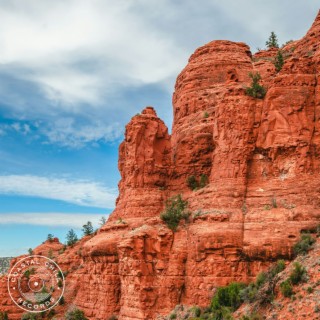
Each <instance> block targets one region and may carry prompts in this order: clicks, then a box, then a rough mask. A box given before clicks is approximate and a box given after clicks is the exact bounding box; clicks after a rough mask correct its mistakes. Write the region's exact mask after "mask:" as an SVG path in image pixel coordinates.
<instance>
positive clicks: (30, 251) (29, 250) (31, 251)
mask: <svg viewBox="0 0 320 320" xmlns="http://www.w3.org/2000/svg"><path fill="white" fill-rule="evenodd" d="M28 252H29V255H30V256H32V255H33V250H32V249H31V248H29V249H28Z"/></svg>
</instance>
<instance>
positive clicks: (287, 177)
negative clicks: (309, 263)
mask: <svg viewBox="0 0 320 320" xmlns="http://www.w3.org/2000/svg"><path fill="white" fill-rule="evenodd" d="M283 52H284V54H285V64H284V67H283V68H282V70H281V71H280V72H279V73H277V72H276V70H275V67H274V64H273V59H274V57H275V55H276V53H277V51H276V50H274V49H271V50H266V51H261V52H258V53H257V54H255V55H253V56H252V54H251V52H250V49H249V47H248V46H247V45H246V44H244V43H235V42H231V41H213V42H210V43H208V44H206V45H205V46H203V47H201V48H199V49H197V50H196V51H195V53H194V54H193V55H192V56H191V57H190V59H189V62H188V64H187V66H186V67H185V68H184V69H183V70H182V72H181V73H180V75H179V76H178V78H177V82H176V86H175V92H174V94H173V113H174V122H173V127H172V135H169V134H168V130H167V128H166V126H165V124H164V123H163V121H162V120H160V119H159V118H158V117H157V114H156V111H155V110H154V109H153V108H152V107H147V108H145V109H144V110H143V111H142V113H141V114H140V115H136V116H134V117H133V118H132V119H131V121H130V123H129V124H128V125H127V127H126V133H125V139H124V141H123V142H122V144H121V145H120V148H119V170H120V173H121V181H120V183H119V198H118V199H117V206H116V209H115V211H114V212H113V213H112V215H111V216H110V218H109V220H108V221H107V223H106V224H105V225H104V226H103V227H102V228H101V229H100V230H99V231H98V233H97V234H96V235H94V236H92V237H85V238H83V239H82V240H80V241H79V242H78V243H77V244H76V245H75V246H74V247H70V248H67V249H66V250H65V251H64V252H61V248H62V245H60V244H59V243H57V242H55V243H54V247H52V248H49V245H52V244H48V243H45V244H43V245H42V246H40V247H38V248H36V249H35V250H34V251H35V252H36V253H38V254H48V252H49V250H50V249H51V250H52V251H53V253H54V256H55V260H56V262H57V263H58V264H59V265H60V267H61V268H62V269H63V271H67V272H68V274H67V276H66V293H65V300H66V305H64V306H60V307H58V308H57V312H58V316H56V318H57V319H63V313H64V312H65V311H66V310H67V309H68V308H69V307H70V306H71V305H75V306H77V307H78V308H79V309H81V310H83V311H84V312H85V314H86V316H87V317H88V318H89V319H96V320H102V319H104V320H105V319H108V318H109V317H110V316H112V315H117V316H118V318H119V319H123V320H134V319H155V318H156V317H157V316H158V315H165V314H168V313H169V312H170V311H171V310H172V309H173V308H174V307H175V306H176V305H177V304H184V305H199V306H206V305H207V304H208V303H209V301H210V298H211V297H212V295H213V293H214V290H215V288H216V287H217V286H221V285H225V284H227V283H229V282H230V281H235V280H241V281H250V280H252V279H253V278H254V277H255V276H256V275H257V273H259V272H260V271H261V270H263V269H265V268H267V267H268V266H269V265H270V264H271V263H272V262H273V261H275V260H276V259H278V258H285V259H290V258H291V257H292V245H293V244H294V243H295V242H296V241H297V240H298V238H299V234H300V232H301V230H304V229H308V228H311V227H314V226H316V225H317V224H318V223H319V217H320V179H319V178H320V13H319V14H318V16H317V18H316V20H315V22H314V24H313V25H312V27H311V29H310V30H309V31H308V33H307V34H306V36H305V37H304V38H302V39H301V40H299V41H295V42H294V43H291V44H288V45H286V46H285V47H284V48H283ZM257 71H258V72H259V73H260V74H261V76H262V83H263V84H264V85H265V86H266V88H267V94H266V96H265V98H264V99H262V100H259V99H254V98H252V97H249V96H247V95H246V94H245V88H246V87H247V86H249V84H250V78H249V76H248V74H249V72H257ZM201 174H205V175H207V176H208V179H209V183H208V185H206V186H205V187H204V188H201V189H199V190H196V191H191V190H190V189H189V188H188V186H187V184H186V179H187V178H188V177H189V176H190V175H194V176H196V177H200V175H201ZM178 193H181V194H182V196H183V198H184V199H186V200H188V203H189V210H190V211H191V212H193V218H192V219H191V220H190V221H189V222H188V223H181V224H180V226H179V228H178V230H177V232H176V233H173V232H172V231H171V230H170V229H168V228H167V227H166V225H165V224H164V223H163V222H162V221H161V219H160V213H161V211H162V210H163V208H164V202H165V200H166V199H168V198H169V197H170V196H173V195H176V194H178ZM0 310H2V311H8V312H9V316H10V319H19V318H20V316H21V312H20V311H19V309H17V308H16V307H15V306H14V305H13V303H11V301H10V298H9V297H8V295H7V291H6V285H5V279H4V278H3V279H0ZM304 318H305V319H313V318H312V317H308V316H307V315H306V316H305V317H304Z"/></svg>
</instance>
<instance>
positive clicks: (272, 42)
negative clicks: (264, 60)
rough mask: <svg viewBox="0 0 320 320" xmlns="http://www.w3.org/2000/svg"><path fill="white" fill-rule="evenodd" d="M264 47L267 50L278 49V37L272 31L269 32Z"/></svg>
mask: <svg viewBox="0 0 320 320" xmlns="http://www.w3.org/2000/svg"><path fill="white" fill-rule="evenodd" d="M266 46H267V47H268V48H269V49H271V48H279V43H278V37H277V35H276V34H275V33H274V32H273V31H272V32H271V34H270V37H269V39H268V41H266Z"/></svg>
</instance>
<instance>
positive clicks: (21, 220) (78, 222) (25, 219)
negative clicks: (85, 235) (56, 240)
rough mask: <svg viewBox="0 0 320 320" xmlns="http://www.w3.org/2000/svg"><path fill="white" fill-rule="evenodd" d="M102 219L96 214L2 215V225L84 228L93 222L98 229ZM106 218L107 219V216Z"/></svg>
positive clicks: (0, 215) (0, 216) (0, 223)
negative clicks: (86, 224) (88, 222)
mask: <svg viewBox="0 0 320 320" xmlns="http://www.w3.org/2000/svg"><path fill="white" fill-rule="evenodd" d="M101 217H102V215H101V214H94V213H85V214H84V213H54V212H52V213H0V225H7V224H25V225H34V226H48V227H70V228H82V226H83V225H84V224H85V223H86V222H87V221H91V222H92V224H93V225H94V226H95V227H98V226H99V221H100V219H101ZM105 217H106V218H107V215H105Z"/></svg>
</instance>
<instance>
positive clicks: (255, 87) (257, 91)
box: [246, 72, 266, 99]
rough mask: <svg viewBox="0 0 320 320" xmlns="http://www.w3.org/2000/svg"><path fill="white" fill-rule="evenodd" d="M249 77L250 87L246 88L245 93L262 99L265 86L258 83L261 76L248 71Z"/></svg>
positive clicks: (264, 93)
mask: <svg viewBox="0 0 320 320" xmlns="http://www.w3.org/2000/svg"><path fill="white" fill-rule="evenodd" d="M249 77H250V78H251V79H252V83H251V87H248V88H246V94H247V95H248V96H251V97H253V98H256V99H263V98H264V96H265V95H266V89H265V87H263V86H261V85H260V83H259V82H260V80H261V76H260V73H258V72H256V73H252V72H250V73H249Z"/></svg>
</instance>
